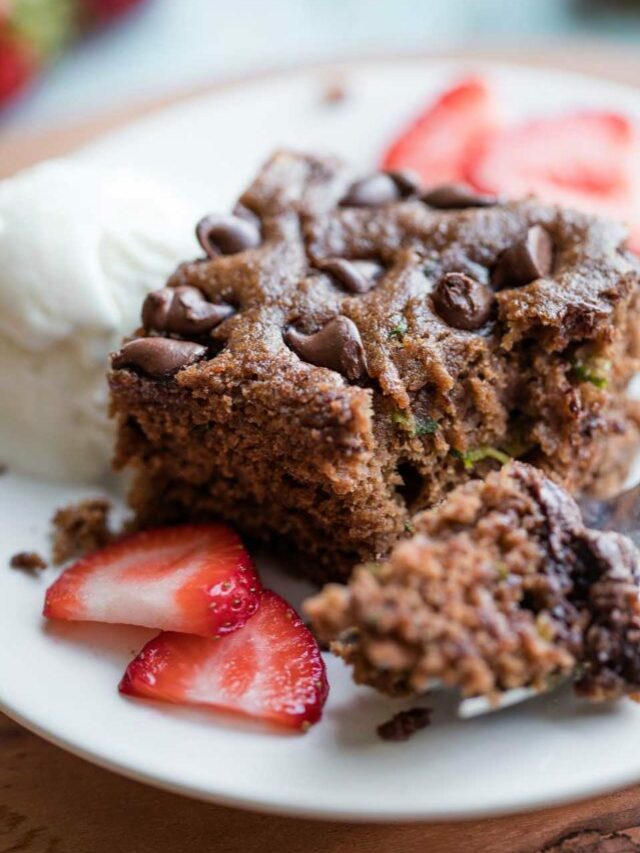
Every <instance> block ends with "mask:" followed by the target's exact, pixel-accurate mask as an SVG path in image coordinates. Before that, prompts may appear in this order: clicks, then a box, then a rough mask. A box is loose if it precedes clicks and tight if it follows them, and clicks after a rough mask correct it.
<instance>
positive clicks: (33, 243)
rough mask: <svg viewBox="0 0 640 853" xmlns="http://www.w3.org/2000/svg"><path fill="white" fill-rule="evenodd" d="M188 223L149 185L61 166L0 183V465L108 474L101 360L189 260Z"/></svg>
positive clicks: (64, 474)
mask: <svg viewBox="0 0 640 853" xmlns="http://www.w3.org/2000/svg"><path fill="white" fill-rule="evenodd" d="M196 219H197V213H196V211H195V210H194V209H193V207H192V206H191V205H190V204H188V203H187V202H186V201H184V200H182V199H180V198H177V197H176V196H175V195H173V193H172V192H170V191H169V190H167V189H166V188H165V187H163V186H159V185H158V184H157V183H156V182H154V181H151V180H149V179H147V178H143V177H141V176H139V175H136V174H132V173H129V172H126V171H120V170H112V169H108V170H107V169H102V168H96V167H92V166H90V165H87V164H83V163H79V162H74V161H71V160H52V161H49V162H45V163H42V164H40V165H38V166H36V167H35V168H32V169H29V170H27V171H24V172H22V173H20V174H18V175H17V176H15V177H12V178H9V179H7V180H4V181H1V182H0V462H5V463H7V464H9V465H10V467H11V468H12V469H16V470H21V471H23V472H26V473H30V474H34V475H37V476H41V477H49V478H55V479H67V480H75V481H91V480H94V479H97V478H99V477H100V476H101V475H102V474H105V473H106V472H107V471H108V470H109V465H110V457H111V454H112V444H113V431H112V427H111V425H110V423H109V421H108V418H107V385H106V379H105V371H106V369H107V356H108V354H109V352H110V351H111V350H113V349H116V348H117V347H118V346H119V342H120V339H121V338H122V336H123V335H125V334H128V333H130V332H131V331H133V329H135V328H136V327H137V326H138V325H139V316H140V307H141V304H142V301H143V298H144V295H145V294H146V293H147V292H148V291H150V290H154V289H156V288H158V287H161V286H162V285H163V284H164V282H165V280H166V278H167V276H168V275H170V274H171V272H172V271H173V270H174V269H175V267H176V265H177V264H178V263H179V262H180V261H183V260H188V259H190V258H192V257H194V256H195V255H196V254H197V253H198V247H197V243H196V240H195V237H194V236H193V229H194V224H195V222H196Z"/></svg>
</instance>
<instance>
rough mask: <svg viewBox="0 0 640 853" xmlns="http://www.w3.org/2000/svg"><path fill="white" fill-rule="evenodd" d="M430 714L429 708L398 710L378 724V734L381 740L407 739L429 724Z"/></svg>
mask: <svg viewBox="0 0 640 853" xmlns="http://www.w3.org/2000/svg"><path fill="white" fill-rule="evenodd" d="M432 715H433V710H432V709H431V708H409V710H407V711H400V712H399V713H397V714H395V715H394V716H393V717H391V719H390V720H387V722H386V723H382V725H380V726H378V729H377V731H378V736H379V737H381V738H382V740H393V741H402V740H409V738H410V737H411V736H412V735H414V734H415V733H416V732H417V731H419V730H420V729H424V728H425V727H426V726H428V725H430V723H431V717H432Z"/></svg>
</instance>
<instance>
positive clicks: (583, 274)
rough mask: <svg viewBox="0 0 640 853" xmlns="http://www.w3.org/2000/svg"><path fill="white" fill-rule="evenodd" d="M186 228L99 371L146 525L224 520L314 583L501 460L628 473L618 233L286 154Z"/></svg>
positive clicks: (627, 297)
mask: <svg viewBox="0 0 640 853" xmlns="http://www.w3.org/2000/svg"><path fill="white" fill-rule="evenodd" d="M197 233H198V237H199V240H200V242H201V245H202V247H203V255H204V256H203V257H202V258H199V259H197V260H195V261H191V262H186V263H184V264H183V265H181V266H180V267H179V269H178V270H177V271H176V273H175V274H174V275H173V277H172V278H171V279H170V280H169V282H168V283H167V285H166V287H163V288H162V289H161V290H159V291H158V292H157V293H155V294H152V295H151V296H149V297H148V298H147V301H146V302H145V305H144V307H143V311H142V320H143V326H142V328H140V329H139V330H138V331H137V332H135V336H134V338H133V339H130V340H129V341H128V342H127V343H126V344H125V345H124V347H123V349H122V350H121V351H120V352H119V353H118V354H116V355H115V356H114V359H113V369H112V371H111V373H110V385H111V394H112V410H113V412H114V414H115V415H116V417H117V419H118V424H119V440H118V449H117V457H116V463H117V465H118V467H120V468H125V467H130V468H132V469H134V472H135V480H134V486H133V490H132V493H131V503H132V505H133V507H134V508H135V510H136V513H137V515H138V521H139V522H140V523H142V524H145V523H147V524H148V523H153V524H157V523H161V522H169V521H181V520H187V519H199V518H208V517H211V516H223V517H225V518H227V519H228V520H230V521H232V522H233V523H234V524H236V525H237V526H238V527H239V528H240V529H241V530H243V531H245V532H247V533H250V534H253V535H256V536H259V537H262V538H265V537H272V538H277V539H278V540H284V541H285V542H287V543H289V544H290V545H291V544H292V545H294V546H295V547H296V549H297V550H298V551H299V552H300V553H301V554H302V555H304V559H300V560H299V561H298V567H299V572H300V574H302V575H306V576H309V577H313V578H315V579H316V580H325V579H331V578H339V577H344V576H346V574H347V573H348V571H349V569H350V568H351V567H352V566H353V565H354V564H355V563H356V562H359V561H364V560H371V559H376V558H378V557H379V556H381V555H385V554H387V553H388V552H389V550H390V548H391V546H392V544H393V543H394V542H395V541H396V539H397V538H398V536H400V535H402V533H403V531H404V527H405V524H406V522H407V521H408V519H409V518H410V516H411V515H412V514H413V512H415V511H416V510H417V509H419V508H424V507H428V506H431V505H433V504H434V503H435V502H436V501H439V500H441V499H442V498H443V497H444V495H445V494H446V493H447V492H448V491H449V490H450V489H451V488H452V487H454V486H456V485H458V484H459V483H461V482H463V481H465V480H467V479H468V478H469V477H471V476H472V475H474V474H483V473H486V472H487V471H489V470H491V468H493V467H495V466H496V464H498V463H499V462H501V461H504V460H505V459H509V458H510V457H519V458H523V457H524V458H526V460H527V461H531V462H533V463H534V464H536V465H538V466H540V467H542V468H543V469H544V470H545V471H547V472H549V473H552V474H553V475H554V477H556V478H557V479H558V480H559V481H560V482H562V483H563V484H565V485H566V486H567V487H568V488H569V489H570V490H572V491H575V490H578V489H582V488H588V487H593V486H596V485H598V486H602V485H603V484H607V485H610V484H612V483H614V482H615V481H616V479H617V478H618V477H619V475H620V474H621V473H622V472H623V471H624V470H625V468H626V465H627V462H628V458H629V448H630V447H631V446H632V445H635V442H636V439H637V432H636V429H635V427H634V425H633V423H632V421H631V419H630V418H629V416H628V412H627V404H626V402H625V400H624V395H623V392H624V389H625V386H626V384H627V381H628V379H629V377H630V376H631V374H632V372H633V370H634V369H635V365H636V356H637V354H638V339H637V329H638V328H640V324H639V323H638V268H637V264H636V262H635V260H634V259H633V258H632V257H631V256H630V255H629V254H628V253H627V252H626V251H625V231H624V229H623V227H622V226H618V225H616V224H613V223H608V222H603V221H601V220H598V219H595V218H592V217H589V216H585V215H581V214H578V213H575V212H572V211H566V210H562V209H560V208H557V207H551V206H546V205H542V204H540V203H539V202H537V201H535V200H532V199H529V200H525V201H520V202H512V203H503V202H501V201H500V200H498V199H496V198H492V197H490V196H486V195H477V194H475V193H473V192H471V191H470V190H469V189H467V188H465V187H459V186H449V187H442V188H439V189H437V190H431V191H429V192H428V193H424V192H423V191H422V190H421V189H420V187H419V185H418V183H417V182H416V181H415V179H413V177H412V176H411V175H408V174H404V173H389V174H387V173H375V174H372V175H369V176H365V177H360V178H358V179H357V180H354V178H353V175H352V174H351V173H350V172H349V170H348V169H347V168H346V167H345V166H344V165H343V164H342V163H340V162H339V161H337V160H333V159H328V158H327V159H323V158H317V157H311V156H304V155H299V154H295V153H290V152H286V151H285V152H280V153H277V154H276V155H275V156H274V157H272V159H271V160H269V161H268V162H267V164H266V165H265V166H264V168H263V169H262V171H261V172H260V174H259V175H258V177H257V179H256V180H255V182H254V183H253V184H252V185H251V186H250V187H249V189H248V190H247V191H246V192H245V193H244V194H243V196H242V197H241V199H240V202H239V203H238V205H237V206H236V207H235V209H234V211H233V212H232V213H231V214H228V215H219V216H208V217H206V218H205V219H203V220H202V221H201V222H200V223H199V224H198V228H197ZM132 331H133V330H132Z"/></svg>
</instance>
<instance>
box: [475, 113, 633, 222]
mask: <svg viewBox="0 0 640 853" xmlns="http://www.w3.org/2000/svg"><path fill="white" fill-rule="evenodd" d="M639 153H640V152H639V149H638V136H637V133H636V131H635V129H634V127H633V125H632V124H631V122H630V121H628V120H627V119H626V118H624V117H623V116H620V115H617V114H615V113H607V112H579V113H573V114H570V115H563V116H559V117H557V118H549V119H542V120H538V121H532V122H528V123H526V124H521V125H518V126H516V127H513V128H510V129H507V130H502V131H501V132H499V133H496V134H493V135H492V136H491V137H490V138H488V139H486V140H485V142H484V144H482V145H480V146H479V147H478V149H477V150H476V152H475V154H474V157H473V161H472V162H471V163H470V164H469V170H468V173H467V178H468V180H469V181H470V182H471V183H472V184H473V186H475V187H476V188H477V189H480V190H483V191H487V192H494V193H498V194H503V195H506V196H510V197H512V198H518V197H521V196H524V195H527V194H528V193H534V194H535V195H537V196H539V197H540V198H541V199H542V200H543V201H546V202H551V203H557V204H563V205H565V206H568V207H574V208H576V209H578V210H583V211H586V212H588V213H596V214H601V215H604V216H609V217H612V218H614V219H625V220H630V221H631V220H634V219H635V218H636V217H637V216H638V212H636V210H635V208H636V207H637V203H636V197H637V195H638V179H637V175H638V166H637V163H638V154H639Z"/></svg>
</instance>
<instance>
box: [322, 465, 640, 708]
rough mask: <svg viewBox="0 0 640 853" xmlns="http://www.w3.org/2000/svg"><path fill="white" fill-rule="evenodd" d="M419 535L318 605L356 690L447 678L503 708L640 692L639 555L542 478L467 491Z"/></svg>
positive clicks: (515, 469)
mask: <svg viewBox="0 0 640 853" xmlns="http://www.w3.org/2000/svg"><path fill="white" fill-rule="evenodd" d="M412 526H413V530H414V533H413V535H412V536H411V537H410V538H408V539H406V540H404V541H403V542H401V543H399V544H398V545H396V547H395V548H394V549H393V550H392V552H391V555H390V557H389V558H388V560H385V561H382V562H380V563H369V564H365V565H363V566H361V567H359V568H357V569H356V570H355V572H354V574H353V577H352V578H351V580H350V581H349V583H348V585H347V586H340V585H338V584H329V585H328V586H326V587H325V589H324V590H323V591H322V592H321V593H320V594H319V595H318V596H316V597H315V598H312V599H310V600H309V601H308V602H307V604H306V610H307V613H308V615H309V616H310V617H311V619H312V623H313V627H314V629H315V631H316V633H317V634H318V636H319V637H320V639H321V640H324V641H327V642H331V644H332V645H331V648H332V650H333V651H334V652H335V653H336V654H338V655H340V656H341V657H343V658H344V659H345V660H346V661H347V662H348V663H349V664H351V665H352V666H353V669H354V677H355V680H356V681H358V682H360V683H365V684H370V685H372V686H374V687H377V688H378V689H380V690H382V691H384V692H386V693H390V694H392V695H405V694H406V695H414V694H418V695H419V694H422V693H424V692H425V691H426V690H427V688H428V687H429V686H431V684H432V683H433V682H434V681H437V682H440V683H442V684H445V685H450V686H455V687H458V688H459V689H460V690H461V692H462V693H463V695H466V696H479V695H480V696H489V697H497V695H498V694H499V693H500V692H502V691H505V690H510V689H513V688H518V687H533V688H536V689H538V690H544V689H546V688H547V687H549V686H550V683H552V682H553V680H555V679H556V678H557V677H558V676H573V678H574V680H575V684H576V689H577V691H578V692H579V693H580V694H582V695H584V696H587V697H588V698H590V699H595V700H599V699H610V698H614V697H616V696H621V695H625V694H637V693H638V692H639V691H640V556H639V554H638V552H637V550H636V548H635V547H634V545H633V543H632V542H631V541H630V540H629V539H627V538H625V537H624V536H621V535H620V534H618V533H614V532H603V531H596V530H589V529H587V528H586V527H585V526H584V524H583V523H582V519H581V517H580V511H579V509H578V506H577V504H576V503H575V501H574V500H573V499H572V498H571V497H570V495H569V494H568V493H567V492H566V491H565V490H564V489H562V488H561V487H559V486H557V485H556V484H555V483H553V482H552V481H551V480H550V479H548V478H547V477H545V476H544V475H543V474H542V473H541V472H540V471H539V470H538V469H536V468H533V467H532V466H530V465H526V464H523V463H520V462H512V463H510V464H509V465H506V466H505V467H504V468H502V470H501V471H499V472H492V473H490V474H489V475H488V476H487V478H486V480H485V481H481V480H473V481H471V482H468V483H465V484H463V485H461V486H459V487H458V488H456V489H454V491H452V492H451V493H450V494H449V496H448V497H447V498H446V500H445V501H444V502H443V503H441V504H440V505H439V506H438V507H435V508H434V509H431V510H428V511H426V512H423V513H421V514H419V515H417V516H416V517H415V518H414V519H413V522H412Z"/></svg>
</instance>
